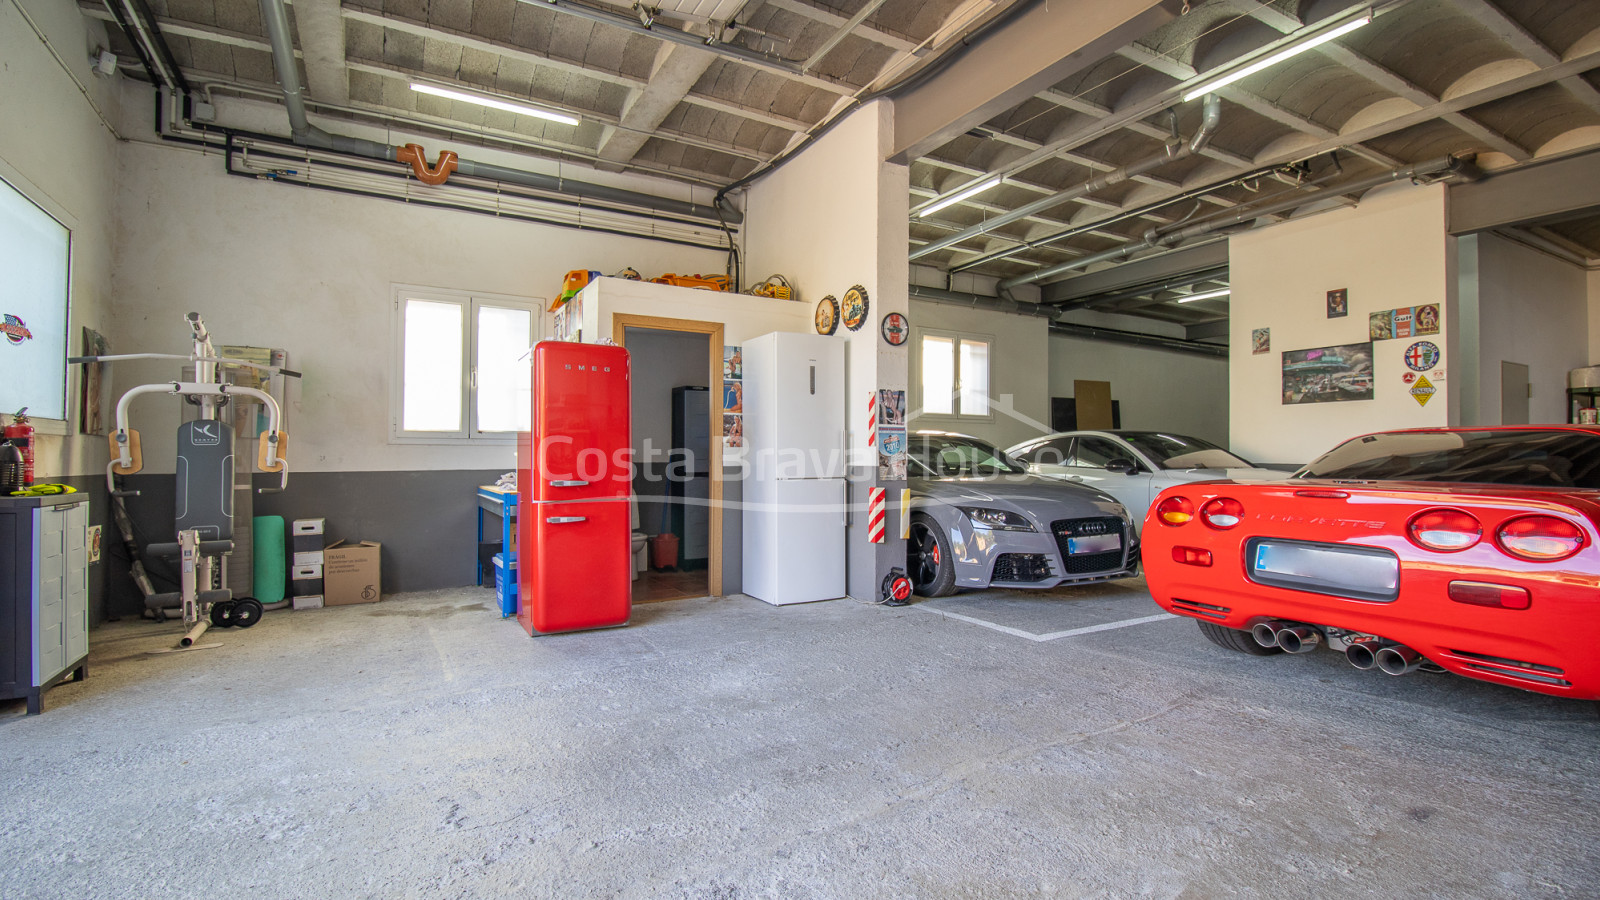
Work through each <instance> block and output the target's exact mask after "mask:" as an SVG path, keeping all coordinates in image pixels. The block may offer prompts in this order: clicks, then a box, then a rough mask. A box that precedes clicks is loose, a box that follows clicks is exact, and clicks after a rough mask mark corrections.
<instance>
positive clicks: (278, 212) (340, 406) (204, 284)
mask: <svg viewBox="0 0 1600 900" xmlns="http://www.w3.org/2000/svg"><path fill="white" fill-rule="evenodd" d="M119 182H120V184H119V190H118V192H117V212H116V220H117V223H118V229H117V248H118V249H117V261H116V269H115V278H116V283H117V291H118V296H117V304H118V310H119V316H118V323H119V328H118V330H117V333H116V334H115V336H114V337H113V341H114V348H115V349H116V350H117V351H121V352H130V351H135V350H139V351H156V352H169V353H187V352H188V349H189V347H188V344H187V342H186V341H185V333H186V332H185V330H184V327H183V321H182V316H183V314H184V313H186V312H189V311H190V310H195V311H198V312H200V313H201V314H202V315H203V316H204V317H205V320H206V324H207V325H208V326H209V328H210V330H211V333H212V335H213V336H214V339H215V340H216V342H217V343H219V344H221V343H227V344H253V345H256V346H268V347H283V348H286V349H287V350H288V351H289V359H290V363H291V366H292V367H293V368H295V369H297V370H300V371H302V372H304V373H305V377H304V379H303V380H302V382H301V383H300V388H299V398H298V400H297V401H296V402H293V403H292V404H291V408H290V409H289V410H288V416H289V426H290V428H289V432H290V437H291V441H292V443H291V450H290V454H289V459H290V464H291V466H292V467H293V468H294V469H295V470H298V471H386V470H387V471H394V470H439V469H499V470H502V471H503V470H507V469H511V468H513V467H514V466H515V450H514V448H513V447H511V446H489V447H463V446H459V445H449V446H441V445H419V444H390V443H389V416H390V412H389V404H388V399H387V398H388V396H389V379H390V378H391V373H390V363H391V357H392V355H393V352H392V348H391V337H390V328H391V297H390V292H391V286H392V285H393V284H395V283H405V284H415V285H424V286H430V287H438V288H449V289H459V290H470V291H482V292H489V293H499V294H510V295H517V296H526V297H537V298H548V297H550V296H552V295H553V294H554V293H556V292H557V291H558V290H559V288H560V284H561V279H562V276H563V275H564V274H565V273H566V272H567V271H568V270H570V269H578V268H588V269H596V270H599V271H602V272H614V271H617V270H620V269H622V268H623V267H624V266H633V267H634V268H636V269H638V270H639V271H640V272H643V273H645V274H646V275H647V276H649V275H652V274H656V273H661V272H671V271H676V272H685V271H689V272H695V271H699V272H705V271H716V272H720V271H721V270H722V268H723V265H724V259H725V257H724V255H723V254H721V253H718V252H715V251H709V250H699V249H694V248H690V247H681V246H675V245H671V244H664V243H659V242H654V241H646V240H641V239H636V238H627V237H617V236H613V235H604V234H595V233H593V232H583V231H576V230H571V229H565V228H554V227H548V226H542V225H534V224H530V223H525V222H513V221H506V220H501V219H495V218H492V217H490V216H485V215H478V214H472V213H463V212H455V211H451V210H441V209H430V208H425V207H418V206H411V205H407V204H404V203H398V202H393V201H386V200H379V199H372V198H366V197H350V196H345V195H341V194H335V193H330V192H326V191H318V190H311V189H306V188H301V187H293V186H289V185H281V184H274V183H270V182H258V181H255V180H251V179H247V178H237V177H231V176H228V175H226V174H225V173H224V171H223V168H222V160H221V159H220V158H219V157H218V156H216V155H215V154H211V155H201V154H199V153H196V152H193V151H190V150H185V149H176V148H174V147H173V146H171V145H159V146H155V145H150V144H146V143H133V144H129V145H126V146H125V147H124V150H123V153H122V155H121V169H120V178H119ZM173 374H174V369H173V368H172V366H168V365H165V364H159V363H151V364H129V365H119V366H118V367H117V372H116V376H117V377H116V387H117V389H118V390H122V389H125V388H126V387H128V386H130V385H133V384H137V383H143V382H147V381H153V380H160V379H165V378H169V377H172V375H173ZM139 403H140V405H139V406H138V407H137V410H138V414H137V417H136V422H135V427H137V428H139V429H140V430H141V431H142V432H143V435H144V443H145V459H146V466H147V471H152V472H170V471H172V455H173V454H172V432H173V429H174V428H175V427H176V424H177V404H176V403H174V402H172V401H170V400H167V399H164V398H163V399H153V398H152V399H144V400H141V401H139Z"/></svg>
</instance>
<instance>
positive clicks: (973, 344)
mask: <svg viewBox="0 0 1600 900" xmlns="http://www.w3.org/2000/svg"><path fill="white" fill-rule="evenodd" d="M988 414H989V344H988V343H987V342H985V341H962V342H961V415H963V416H987V415H988Z"/></svg>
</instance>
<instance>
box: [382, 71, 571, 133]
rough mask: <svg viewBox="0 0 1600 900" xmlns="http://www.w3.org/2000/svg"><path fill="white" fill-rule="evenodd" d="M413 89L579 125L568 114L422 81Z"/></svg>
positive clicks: (565, 123)
mask: <svg viewBox="0 0 1600 900" xmlns="http://www.w3.org/2000/svg"><path fill="white" fill-rule="evenodd" d="M411 89H412V90H413V91H416V92H417V93H419V94H432V95H433V96H435V97H444V98H447V99H450V100H460V101H461V102H463V103H476V104H477V105H479V106H487V107H489V108H490V109H501V110H505V111H506V112H511V113H517V114H519V115H524V116H533V117H535V118H539V119H549V120H550V121H552V122H560V123H561V124H563V125H577V124H579V123H578V119H577V117H576V116H569V115H567V114H566V113H560V112H556V111H554V110H549V109H540V108H539V107H537V106H524V105H523V104H521V103H512V102H510V101H507V100H496V99H495V98H493V97H485V96H483V95H482V94H469V93H467V92H466V91H457V90H452V89H450V88H443V87H437V86H435V85H431V84H423V83H422V82H420V81H413V82H411Z"/></svg>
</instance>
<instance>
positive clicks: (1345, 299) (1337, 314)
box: [1328, 288, 1350, 319]
mask: <svg viewBox="0 0 1600 900" xmlns="http://www.w3.org/2000/svg"><path fill="white" fill-rule="evenodd" d="M1349 314H1350V290H1349V288H1339V289H1338V290H1336V291H1329V292H1328V318H1330V319H1339V318H1343V317H1345V316H1348V315H1349Z"/></svg>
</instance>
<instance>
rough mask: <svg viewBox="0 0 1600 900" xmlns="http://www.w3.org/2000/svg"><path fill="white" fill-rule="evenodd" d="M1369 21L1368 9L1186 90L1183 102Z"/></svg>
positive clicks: (1302, 51) (1252, 73)
mask: <svg viewBox="0 0 1600 900" xmlns="http://www.w3.org/2000/svg"><path fill="white" fill-rule="evenodd" d="M1371 21H1372V12H1371V11H1370V10H1369V11H1367V13H1366V14H1364V15H1362V16H1361V17H1360V18H1356V19H1351V20H1350V21H1348V22H1346V23H1344V24H1343V25H1340V26H1339V27H1337V28H1331V29H1329V30H1327V31H1324V32H1323V33H1321V34H1319V35H1316V36H1315V37H1311V38H1308V39H1306V40H1304V41H1301V42H1300V43H1298V44H1291V45H1289V46H1288V47H1285V48H1283V49H1282V50H1279V51H1278V52H1277V53H1274V54H1272V55H1271V56H1269V57H1267V58H1266V59H1263V60H1259V61H1257V62H1254V63H1251V64H1250V65H1248V66H1245V67H1244V68H1242V69H1235V70H1234V71H1232V72H1229V73H1228V74H1226V75H1224V76H1222V77H1221V78H1217V79H1215V80H1213V81H1208V82H1206V83H1205V84H1203V85H1201V86H1200V87H1197V88H1195V89H1194V90H1192V91H1190V92H1188V93H1187V94H1184V95H1183V99H1184V101H1185V102H1187V101H1189V100H1193V99H1194V98H1196V97H1204V96H1205V95H1206V94H1209V93H1211V92H1212V91H1214V90H1216V89H1217V88H1219V87H1223V86H1224V85H1229V84H1233V83H1234V82H1235V81H1238V80H1239V79H1241V78H1244V77H1246V76H1248V75H1254V74H1255V73H1257V72H1259V71H1261V70H1262V69H1266V68H1269V67H1271V66H1275V65H1277V64H1278V63H1281V62H1283V61H1284V60H1286V59H1288V58H1289V57H1291V56H1296V55H1298V54H1301V53H1304V52H1306V51H1307V50H1310V49H1311V48H1312V47H1316V46H1319V45H1321V44H1326V43H1327V42H1329V41H1331V40H1333V39H1334V38H1336V37H1339V36H1340V35H1345V34H1349V33H1350V32H1352V31H1355V30H1356V29H1357V28H1360V27H1361V26H1363V25H1365V24H1367V23H1368V22H1371Z"/></svg>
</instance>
